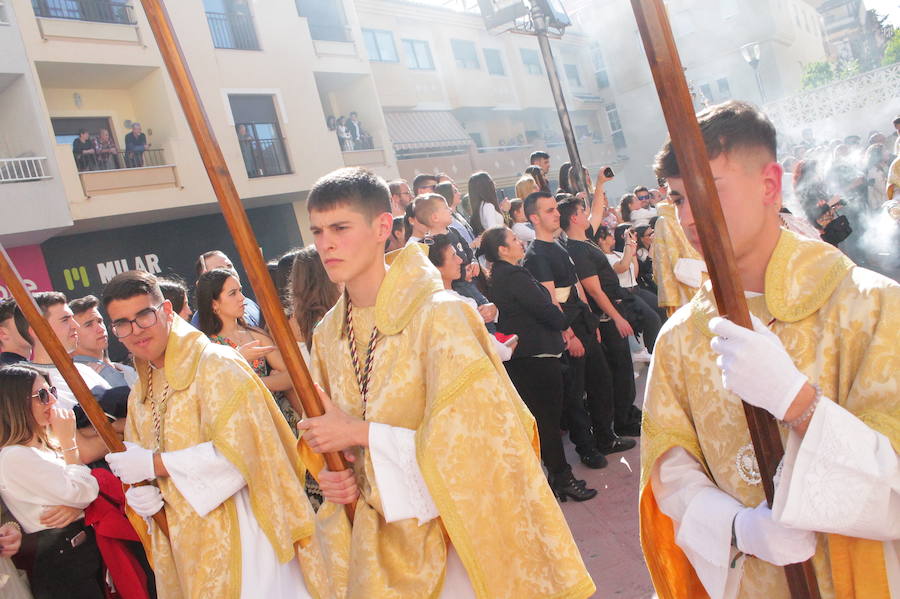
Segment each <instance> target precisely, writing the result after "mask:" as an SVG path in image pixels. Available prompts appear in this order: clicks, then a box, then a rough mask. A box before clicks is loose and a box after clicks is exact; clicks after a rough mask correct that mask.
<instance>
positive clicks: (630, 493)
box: [560, 365, 656, 599]
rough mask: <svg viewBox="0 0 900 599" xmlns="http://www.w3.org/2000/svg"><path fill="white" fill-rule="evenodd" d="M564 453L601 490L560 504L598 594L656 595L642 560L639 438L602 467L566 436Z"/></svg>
mask: <svg viewBox="0 0 900 599" xmlns="http://www.w3.org/2000/svg"><path fill="white" fill-rule="evenodd" d="M637 370H638V372H639V373H640V377H639V378H638V379H637V381H636V382H637V397H638V401H637V402H636V403H637V404H638V406H639V407H640V405H641V404H642V403H643V397H644V383H645V381H646V376H647V367H646V365H639V366H638V367H637ZM564 445H565V449H566V457H567V458H568V460H569V464H571V465H572V469H573V471H574V473H575V476H576V478H581V479H584V480H586V481H587V482H588V486H589V487H591V488H594V489H597V491H598V493H597V496H596V497H595V498H593V499H590V500H588V501H584V502H581V503H577V502H574V501H571V500H569V501H567V502H565V503H562V504H560V505H561V506H562V510H563V513H564V514H565V516H566V520H568V522H569V527H570V528H571V529H572V534H573V535H574V537H575V542H576V543H577V544H578V548H579V549H580V550H581V556H582V558H583V559H584V563H585V564H586V565H587V568H588V571H589V572H590V573H591V577H592V578H593V579H594V583H595V584H596V585H597V593H596V594H595V595H594V597H603V598H609V597H622V598H626V599H652V598H655V597H656V595H655V593H654V592H653V585H652V584H651V583H650V575H649V573H648V572H647V567H646V565H645V564H644V557H643V555H642V553H641V544H640V540H639V538H638V484H639V483H640V474H641V471H640V468H641V460H640V441H638V445H637V446H636V447H635V448H634V449H631V450H630V451H626V452H623V453H616V454H613V455H611V456H607V457H608V459H609V465H608V466H607V467H606V468H603V469H601V470H591V469H590V468H587V467H586V466H584V465H583V464H582V463H581V461H580V460H579V459H578V454H576V453H575V448H574V447H573V446H572V444H571V443H570V442H569V440H568V436H566V438H565V441H564Z"/></svg>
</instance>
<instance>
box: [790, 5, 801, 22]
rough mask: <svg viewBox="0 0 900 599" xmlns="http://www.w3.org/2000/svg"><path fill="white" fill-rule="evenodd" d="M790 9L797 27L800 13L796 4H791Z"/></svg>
mask: <svg viewBox="0 0 900 599" xmlns="http://www.w3.org/2000/svg"><path fill="white" fill-rule="evenodd" d="M791 10H793V11H794V22H795V23H797V27H800V13H799V12H797V5H796V4H791Z"/></svg>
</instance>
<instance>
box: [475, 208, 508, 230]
mask: <svg viewBox="0 0 900 599" xmlns="http://www.w3.org/2000/svg"><path fill="white" fill-rule="evenodd" d="M478 215H479V216H480V217H481V226H482V227H484V230H485V231H487V230H488V229H490V228H491V227H502V226H503V225H504V224H506V223H505V222H504V220H503V215H502V214H500V212H499V211H497V209H496V208H494V205H493V204H489V203H487V202H484V203H483V204H482V205H481V208H479V209H478Z"/></svg>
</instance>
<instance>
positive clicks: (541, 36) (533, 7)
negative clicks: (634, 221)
mask: <svg viewBox="0 0 900 599" xmlns="http://www.w3.org/2000/svg"><path fill="white" fill-rule="evenodd" d="M478 5H479V8H480V9H481V16H482V18H483V19H484V22H485V25H486V26H487V28H488V29H493V28H494V27H499V26H502V25H505V24H508V23H515V22H516V20H517V19H520V18H523V17H526V16H528V17H529V21H530V23H528V24H527V25H526V26H524V27H515V26H514V27H513V28H512V31H513V32H515V33H524V34H528V35H534V36H536V37H537V40H538V46H539V47H540V50H541V55H542V56H543V59H544V68H545V69H546V70H547V78H548V79H549V80H550V92H551V93H552V94H553V103H554V104H555V105H556V113H557V115H558V116H559V125H560V128H561V129H562V134H563V139H564V140H565V142H566V150H567V151H568V154H569V163H570V164H571V165H572V170H571V172H572V173H573V178H574V179H575V181H574V183H575V187H576V189H577V190H578V191H584V192H587V191H588V189H587V182H586V181H585V178H584V168H583V167H582V164H581V155H580V154H579V153H578V144H577V143H576V142H575V129H574V127H572V119H571V118H569V110H568V108H567V107H566V98H565V96H564V95H563V90H562V84H561V83H560V80H559V71H558V70H557V68H556V61H555V60H553V50H552V49H551V48H550V37H549V35H548V34H549V32H550V29H554V30H556V31H558V32H559V35H562V32H563V31H564V30H565V28H566V27H568V26H569V25H571V24H572V22H571V20H569V17H568V15H567V14H566V12H565V10H564V9H563V7H562V5H561V4H560V2H559V0H527V2H526V1H525V0H478Z"/></svg>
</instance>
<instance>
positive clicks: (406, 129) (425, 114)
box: [384, 111, 472, 152]
mask: <svg viewBox="0 0 900 599" xmlns="http://www.w3.org/2000/svg"><path fill="white" fill-rule="evenodd" d="M384 119H385V121H386V122H387V128H388V134H389V135H390V136H391V142H393V144H394V150H396V151H407V152H408V151H415V150H428V149H436V148H456V147H460V146H468V145H471V144H472V138H471V137H469V135H468V134H467V133H466V130H465V129H463V127H462V125H461V124H460V123H459V121H458V120H456V117H455V116H453V113H452V112H448V111H394V112H385V113H384Z"/></svg>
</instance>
